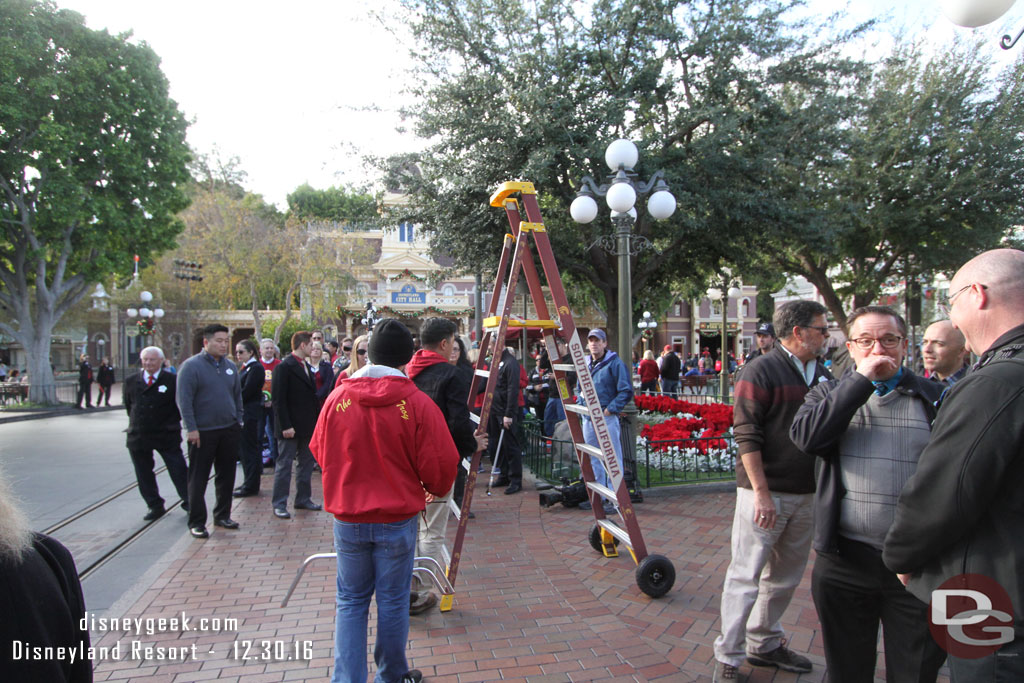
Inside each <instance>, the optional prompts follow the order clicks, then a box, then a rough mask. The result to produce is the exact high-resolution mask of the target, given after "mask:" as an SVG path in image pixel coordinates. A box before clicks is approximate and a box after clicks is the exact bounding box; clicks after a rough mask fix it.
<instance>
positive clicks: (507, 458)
mask: <svg viewBox="0 0 1024 683" xmlns="http://www.w3.org/2000/svg"><path fill="white" fill-rule="evenodd" d="M492 362H493V361H492ZM520 417H522V411H521V410H520V409H519V361H518V360H516V357H515V354H514V353H513V352H512V348H511V347H509V348H506V349H504V350H503V351H502V353H501V360H500V362H499V364H498V384H497V388H495V390H494V402H493V403H492V404H491V417H490V420H488V426H487V438H488V439H489V440H490V444H491V445H493V446H494V450H495V452H494V456H493V458H494V459H493V461H492V462H494V463H495V464H496V465H497V467H498V468H499V469H500V470H501V476H500V477H499V479H498V481H497V482H495V484H496V485H498V486H506V487H507V488H506V489H505V493H506V494H508V495H511V494H513V493H519V492H520V491H522V490H523V451H522V448H521V447H520V445H519V437H518V436H516V430H517V428H518V425H519V422H520ZM502 431H504V434H505V436H504V438H502V436H501V435H502ZM499 441H500V442H501V451H500V452H498V442H499Z"/></svg>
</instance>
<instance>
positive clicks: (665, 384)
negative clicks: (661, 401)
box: [661, 377, 679, 396]
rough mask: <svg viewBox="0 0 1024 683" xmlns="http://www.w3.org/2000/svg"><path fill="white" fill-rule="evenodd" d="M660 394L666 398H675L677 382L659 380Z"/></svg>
mask: <svg viewBox="0 0 1024 683" xmlns="http://www.w3.org/2000/svg"><path fill="white" fill-rule="evenodd" d="M661 393H663V394H665V395H666V396H675V395H676V394H677V393H679V380H677V379H665V378H664V377H663V378H662V379H661Z"/></svg>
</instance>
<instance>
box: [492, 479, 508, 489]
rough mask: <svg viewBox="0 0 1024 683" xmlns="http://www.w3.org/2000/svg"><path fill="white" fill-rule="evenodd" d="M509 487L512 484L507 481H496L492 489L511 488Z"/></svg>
mask: <svg viewBox="0 0 1024 683" xmlns="http://www.w3.org/2000/svg"><path fill="white" fill-rule="evenodd" d="M511 485H512V482H511V481H509V480H508V479H497V480H496V481H495V482H494V487H495V488H499V487H501V486H511Z"/></svg>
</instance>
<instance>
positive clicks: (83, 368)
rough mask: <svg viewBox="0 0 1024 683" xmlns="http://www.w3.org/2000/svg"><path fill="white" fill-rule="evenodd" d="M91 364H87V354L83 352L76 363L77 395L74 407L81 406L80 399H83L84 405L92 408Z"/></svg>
mask: <svg viewBox="0 0 1024 683" xmlns="http://www.w3.org/2000/svg"><path fill="white" fill-rule="evenodd" d="M92 380H93V376H92V366H91V365H89V354H87V353H83V354H82V355H81V356H80V357H79V363H78V396H77V397H76V398H75V407H76V408H81V407H82V399H83V398H84V399H85V407H86V408H92Z"/></svg>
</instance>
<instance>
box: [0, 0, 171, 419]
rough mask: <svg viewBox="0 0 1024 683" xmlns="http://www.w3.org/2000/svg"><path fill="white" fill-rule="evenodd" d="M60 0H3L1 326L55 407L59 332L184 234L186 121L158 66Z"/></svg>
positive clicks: (37, 397)
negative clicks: (80, 309)
mask: <svg viewBox="0 0 1024 683" xmlns="http://www.w3.org/2000/svg"><path fill="white" fill-rule="evenodd" d="M129 37H130V36H129V35H127V34H125V35H120V36H111V35H110V34H108V33H107V32H106V31H92V30H90V29H88V28H87V27H86V26H85V24H84V21H83V19H82V16H81V15H79V14H76V13H74V12H69V11H66V10H58V9H57V8H56V7H55V6H54V5H53V3H51V2H43V3H36V2H32V1H30V0H6V1H5V2H3V3H2V4H0V55H2V57H0V193H2V194H0V222H2V224H3V230H4V236H5V239H4V240H3V242H2V243H0V283H2V287H0V308H2V310H3V311H4V313H6V314H7V315H9V316H10V317H11V318H13V319H16V320H17V323H14V321H13V320H12V321H11V322H10V323H6V322H0V330H3V331H4V332H7V333H9V334H11V335H12V336H13V337H14V338H15V339H16V340H17V341H18V342H19V343H20V344H21V345H22V346H23V347H24V348H25V350H26V353H27V355H28V360H29V367H28V371H29V376H30V377H31V378H32V387H31V390H30V400H32V401H35V402H40V403H53V402H55V400H56V391H55V386H54V384H53V373H52V372H51V370H50V364H49V360H50V335H51V333H52V331H53V328H54V326H55V325H56V324H57V322H58V321H59V320H60V319H61V317H62V316H63V315H64V314H65V313H66V312H67V311H68V309H69V308H70V307H72V306H73V305H74V304H75V303H76V302H77V301H79V300H81V299H82V298H83V297H84V296H85V294H86V293H87V292H88V290H89V288H90V285H91V284H92V283H95V282H97V281H99V280H102V279H105V278H107V277H108V276H109V275H110V274H111V273H117V272H121V273H124V272H126V271H127V269H128V268H129V264H131V263H132V255H133V254H139V255H141V256H143V257H148V255H150V254H152V253H157V252H159V251H161V250H163V249H166V248H167V247H169V246H171V245H172V244H173V242H174V238H175V236H176V235H177V234H178V233H179V232H180V231H181V227H182V226H181V223H180V221H179V220H177V218H176V217H175V214H176V213H177V212H178V211H181V210H182V209H184V208H185V206H186V205H187V203H188V202H187V199H186V196H185V194H184V192H183V188H184V185H185V183H186V181H187V180H188V175H187V172H186V163H187V161H188V148H187V146H186V143H185V129H186V121H185V118H184V116H183V115H182V113H181V112H180V111H179V110H178V107H177V105H176V104H175V102H174V101H173V100H171V99H170V98H169V97H168V87H167V80H166V78H165V77H164V75H163V74H162V73H161V71H160V60H159V58H158V57H157V55H156V54H155V53H154V52H153V51H152V50H151V49H150V48H149V47H147V46H146V45H144V44H141V45H135V44H132V43H130V42H129Z"/></svg>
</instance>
